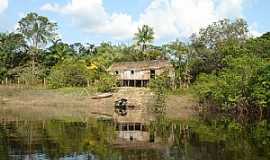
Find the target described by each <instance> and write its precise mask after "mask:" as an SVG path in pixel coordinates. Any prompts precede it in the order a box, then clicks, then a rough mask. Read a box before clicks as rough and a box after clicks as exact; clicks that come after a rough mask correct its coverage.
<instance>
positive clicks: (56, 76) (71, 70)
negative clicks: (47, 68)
mask: <svg viewBox="0 0 270 160" xmlns="http://www.w3.org/2000/svg"><path fill="white" fill-rule="evenodd" d="M90 79H91V70H89V69H88V68H87V66H86V65H85V62H84V61H76V60H65V61H64V62H62V63H59V64H57V65H56V66H54V67H53V68H52V71H51V73H50V74H49V76H48V83H49V86H50V87H51V88H60V87H72V86H77V87H82V86H86V85H87V82H88V81H89V80H90Z"/></svg>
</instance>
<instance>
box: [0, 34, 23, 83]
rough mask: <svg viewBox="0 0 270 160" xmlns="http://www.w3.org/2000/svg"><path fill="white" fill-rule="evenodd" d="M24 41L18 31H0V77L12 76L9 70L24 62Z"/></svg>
mask: <svg viewBox="0 0 270 160" xmlns="http://www.w3.org/2000/svg"><path fill="white" fill-rule="evenodd" d="M25 43H26V42H25V41H24V39H23V36H22V35H21V34H18V33H0V79H4V78H5V77H11V76H13V73H10V70H12V69H14V68H16V67H18V66H19V65H21V64H22V63H25V62H26V60H27V59H28V56H27V55H26V47H25V45H26V44H25Z"/></svg>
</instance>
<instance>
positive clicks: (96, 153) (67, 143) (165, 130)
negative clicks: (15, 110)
mask: <svg viewBox="0 0 270 160" xmlns="http://www.w3.org/2000/svg"><path fill="white" fill-rule="evenodd" d="M116 128H117V127H116V125H115V124H113V123H112V122H110V121H97V120H88V121H86V122H80V121H68V120H65V121H63V120H46V121H45V120H44V121H28V120H18V121H10V120H9V121H6V120H1V118H0V160H58V159H59V160H238V159H247V160H249V159H254V160H269V159H270V154H269V153H270V152H269V148H265V147H267V146H264V142H263V141H260V139H259V138H258V139H254V137H250V135H245V134H243V133H242V132H239V131H238V129H237V127H234V128H233V129H232V130H230V131H229V132H228V131H224V130H223V129H218V128H215V129H213V128H209V127H207V126H206V125H203V124H201V123H197V122H196V123H182V122H174V123H171V122H170V123H168V124H162V125H158V126H155V127H145V129H144V130H143V131H136V130H135V129H134V128H132V129H134V131H126V130H125V131H121V132H120V131H117V130H116ZM256 132H257V131H256ZM263 133H264V132H263ZM263 133H262V134H263ZM268 134H269V133H268ZM259 135H260V134H259ZM269 137H270V134H269Z"/></svg>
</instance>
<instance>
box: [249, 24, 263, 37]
mask: <svg viewBox="0 0 270 160" xmlns="http://www.w3.org/2000/svg"><path fill="white" fill-rule="evenodd" d="M248 29H249V32H250V36H251V37H260V36H262V35H263V33H262V32H259V31H258V25H257V23H253V24H251V25H250V26H249V28H248Z"/></svg>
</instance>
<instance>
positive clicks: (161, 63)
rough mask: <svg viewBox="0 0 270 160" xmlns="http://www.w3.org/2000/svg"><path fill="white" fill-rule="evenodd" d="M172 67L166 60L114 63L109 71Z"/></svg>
mask: <svg viewBox="0 0 270 160" xmlns="http://www.w3.org/2000/svg"><path fill="white" fill-rule="evenodd" d="M167 67H172V64H171V63H170V62H169V61H168V60H152V61H137V62H135V61H134V62H118V63H114V64H113V65H112V66H111V67H110V70H128V69H135V70H144V69H159V68H167Z"/></svg>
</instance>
